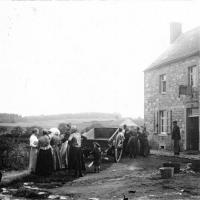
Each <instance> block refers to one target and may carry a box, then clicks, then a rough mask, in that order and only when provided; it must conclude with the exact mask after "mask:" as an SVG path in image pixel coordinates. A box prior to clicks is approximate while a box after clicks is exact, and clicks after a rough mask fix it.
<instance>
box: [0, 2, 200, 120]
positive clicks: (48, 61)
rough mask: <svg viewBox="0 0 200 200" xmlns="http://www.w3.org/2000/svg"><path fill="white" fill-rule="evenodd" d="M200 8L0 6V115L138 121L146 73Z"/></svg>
mask: <svg viewBox="0 0 200 200" xmlns="http://www.w3.org/2000/svg"><path fill="white" fill-rule="evenodd" d="M199 8H200V4H199V3H197V1H181V0H179V1H178V0H177V1H166V0H165V1H158V0H157V1H144V0H143V1H138V3H137V1H125V0H121V1H120V0H118V1H111V0H110V1H56V0H52V1H43V2H42V1H27V2H25V1H13V2H11V1H10V2H9V1H1V2H0V75H1V78H0V91H1V98H0V112H8V113H18V114H22V115H38V114H56V113H76V112H78V113H79V112H117V113H121V114H122V116H131V117H138V116H141V117H143V102H144V101H143V98H144V95H143V87H144V85H143V70H144V69H145V68H147V67H148V66H149V65H150V64H151V62H153V61H154V59H156V58H157V57H158V56H159V55H160V54H161V53H162V52H163V50H164V49H166V48H167V46H168V44H169V23H170V22H172V21H178V22H181V23H182V25H183V31H186V30H189V29H191V28H194V27H196V26H198V25H200V22H199V19H200V12H199Z"/></svg>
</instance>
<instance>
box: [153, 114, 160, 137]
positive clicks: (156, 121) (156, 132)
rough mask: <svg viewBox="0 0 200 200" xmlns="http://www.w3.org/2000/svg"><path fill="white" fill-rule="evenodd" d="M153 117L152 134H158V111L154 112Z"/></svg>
mask: <svg viewBox="0 0 200 200" xmlns="http://www.w3.org/2000/svg"><path fill="white" fill-rule="evenodd" d="M154 116H155V125H154V133H155V134H158V133H159V111H157V110H156V111H155V112H154Z"/></svg>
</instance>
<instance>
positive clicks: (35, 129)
mask: <svg viewBox="0 0 200 200" xmlns="http://www.w3.org/2000/svg"><path fill="white" fill-rule="evenodd" d="M39 132H40V131H39V129H38V128H34V129H33V130H32V133H35V134H39Z"/></svg>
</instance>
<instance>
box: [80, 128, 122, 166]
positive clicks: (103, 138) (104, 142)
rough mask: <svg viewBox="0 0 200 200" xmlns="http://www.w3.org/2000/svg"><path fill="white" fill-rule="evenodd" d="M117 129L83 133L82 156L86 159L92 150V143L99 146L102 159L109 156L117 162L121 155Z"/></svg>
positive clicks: (120, 141) (102, 129) (120, 140)
mask: <svg viewBox="0 0 200 200" xmlns="http://www.w3.org/2000/svg"><path fill="white" fill-rule="evenodd" d="M118 132H119V128H93V129H91V130H90V131H88V132H86V133H84V134H83V135H82V136H83V137H84V138H85V139H84V140H83V142H82V149H83V154H84V155H85V157H88V156H89V154H90V152H91V151H92V150H93V143H94V142H97V143H98V144H99V145H100V146H101V150H102V154H103V157H104V158H105V157H107V156H111V157H113V158H114V161H115V162H119V161H120V159H121V157H122V153H123V140H122V139H121V138H120V137H117V136H118Z"/></svg>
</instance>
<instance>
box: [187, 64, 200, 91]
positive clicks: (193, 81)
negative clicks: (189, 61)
mask: <svg viewBox="0 0 200 200" xmlns="http://www.w3.org/2000/svg"><path fill="white" fill-rule="evenodd" d="M197 76H198V72H197V65H192V66H190V67H188V85H189V86H191V87H192V88H196V87H197V85H198V81H197Z"/></svg>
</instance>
